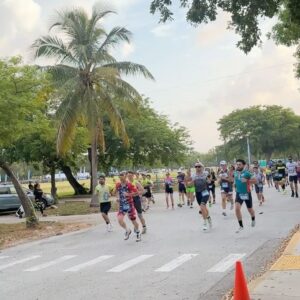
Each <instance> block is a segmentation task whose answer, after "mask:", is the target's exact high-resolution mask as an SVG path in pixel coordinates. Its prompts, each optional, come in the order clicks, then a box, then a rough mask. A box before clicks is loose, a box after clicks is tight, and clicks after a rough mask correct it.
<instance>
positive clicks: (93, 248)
mask: <svg viewBox="0 0 300 300" xmlns="http://www.w3.org/2000/svg"><path fill="white" fill-rule="evenodd" d="M265 190H266V192H265V194H266V199H267V202H266V204H265V205H264V206H263V207H262V208H260V207H258V204H257V201H254V202H255V208H256V213H257V225H256V227H255V228H251V227H250V222H251V220H250V216H249V215H248V213H247V211H246V207H243V215H244V226H245V230H244V232H242V233H239V234H236V233H235V230H236V229H237V227H238V226H237V225H238V224H237V222H236V219H235V216H234V212H233V211H230V212H229V215H228V216H227V217H223V216H222V215H221V207H220V194H219V191H218V190H217V204H216V205H214V206H213V207H212V208H211V209H210V211H211V217H212V220H213V229H212V230H211V231H209V232H207V233H205V232H202V219H201V218H200V215H199V214H198V208H193V209H190V208H187V207H183V208H176V209H175V210H174V211H172V210H167V209H166V208H165V207H164V197H163V195H162V194H161V195H156V200H157V203H156V204H155V206H153V207H152V208H151V210H150V211H149V212H147V213H146V214H145V218H146V221H147V225H148V232H147V234H146V235H143V240H142V242H140V243H137V242H136V241H135V239H134V237H133V236H132V237H131V238H130V239H129V240H128V241H124V240H123V230H122V229H120V228H119V227H118V226H117V224H116V219H115V216H114V215H112V219H113V220H114V222H113V223H114V231H113V232H111V233H107V232H106V230H105V226H104V225H99V226H96V227H93V228H91V229H89V230H85V231H82V232H77V233H72V234H66V235H63V236H57V237H52V238H48V239H45V240H42V241H38V242H33V243H28V244H24V245H21V246H17V247H14V248H10V249H7V250H4V251H2V252H1V253H0V291H1V296H0V298H1V300H6V299H23V300H27V299H28V300H33V299H43V300H44V299H45V300H46V299H64V300H68V299H73V300H74V299H111V300H112V299H116V300H117V299H118V300H119V299H122V300H127V299H131V300H132V299H147V300H150V299H165V300H169V299H170V300H171V299H172V300H176V299H180V300H182V299H202V298H201V295H204V294H205V293H208V292H209V291H210V290H211V289H213V288H214V286H215V285H216V284H217V283H218V282H220V281H222V279H224V278H225V277H226V276H227V277H228V274H232V269H233V265H234V262H235V260H236V259H242V260H243V261H244V262H245V263H246V262H247V260H248V259H250V258H251V261H252V262H253V263H254V262H256V264H257V265H258V267H259V261H260V260H261V259H262V257H260V256H261V254H260V253H261V252H259V251H258V249H263V248H264V247H266V246H264V245H267V244H268V243H269V244H273V243H272V241H273V240H278V239H281V238H284V237H285V236H286V235H287V234H288V232H289V231H290V230H291V229H292V228H293V227H294V226H295V225H296V224H297V223H299V222H300V199H296V198H291V197H290V196H289V195H282V194H279V193H278V192H276V191H275V189H268V188H266V189H265ZM288 194H290V193H288ZM176 197H177V195H176V196H175V198H176ZM253 198H254V199H255V200H256V197H255V195H254V197H253ZM259 213H262V214H259ZM99 217H100V216H99ZM0 222H1V219H0ZM265 250H266V249H265ZM263 255H264V256H266V255H268V251H265V252H264V254H263ZM230 276H231V275H230ZM232 282H233V278H232ZM204 298H205V297H204ZM207 299H208V298H207ZM214 299H217V298H216V297H214Z"/></svg>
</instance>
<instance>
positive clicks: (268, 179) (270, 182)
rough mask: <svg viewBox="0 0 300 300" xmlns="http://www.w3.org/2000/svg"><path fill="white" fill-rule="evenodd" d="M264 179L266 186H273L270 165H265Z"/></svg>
mask: <svg viewBox="0 0 300 300" xmlns="http://www.w3.org/2000/svg"><path fill="white" fill-rule="evenodd" d="M266 179H267V183H268V187H271V186H273V176H272V170H271V168H270V166H267V168H266Z"/></svg>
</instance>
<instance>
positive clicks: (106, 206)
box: [95, 157, 300, 242]
mask: <svg viewBox="0 0 300 300" xmlns="http://www.w3.org/2000/svg"><path fill="white" fill-rule="evenodd" d="M194 168H195V169H194V171H192V170H191V169H188V170H187V173H186V174H185V173H184V172H183V171H182V170H180V171H178V175H177V178H176V180H175V179H173V178H172V176H171V174H170V173H169V172H167V173H166V176H165V178H164V187H165V195H166V208H167V209H169V208H170V207H171V208H172V209H174V208H175V207H174V196H173V195H174V186H175V184H178V193H179V196H178V203H177V206H178V207H179V208H182V207H183V206H184V205H187V206H188V207H190V208H193V207H194V202H195V200H196V201H197V203H198V205H199V206H200V210H199V213H200V214H201V215H202V218H203V231H207V230H208V229H210V228H212V219H211V216H210V213H209V207H211V206H212V205H213V204H215V203H216V192H215V189H216V183H218V184H219V186H220V190H221V199H222V203H221V205H222V215H223V216H224V217H226V216H227V207H228V206H229V209H230V210H233V209H234V208H235V215H236V218H237V221H238V224H239V227H238V230H237V231H236V232H237V233H238V232H240V231H242V230H243V229H244V224H243V219H242V213H241V207H242V205H243V203H244V202H245V204H246V206H247V210H248V212H249V215H250V217H251V226H252V227H254V226H255V211H254V209H253V201H252V193H251V191H252V190H255V192H256V194H257V199H258V201H259V205H263V203H264V202H265V197H264V194H263V188H264V185H265V184H266V182H267V184H268V186H269V187H272V186H274V187H275V188H276V189H277V190H278V191H283V192H284V193H286V185H287V184H289V185H290V188H291V196H292V197H297V198H298V182H300V162H299V161H298V162H294V161H293V159H292V157H289V159H288V162H287V163H286V164H284V163H283V162H282V161H280V160H279V161H278V162H277V163H276V164H272V165H271V164H270V165H268V167H267V168H266V169H265V170H264V169H262V168H261V167H260V166H259V164H258V162H257V161H254V162H253V165H252V166H249V165H248V164H247V163H246V162H245V161H244V160H243V159H238V160H236V163H235V166H234V165H231V166H230V167H228V165H227V163H226V161H224V160H223V161H221V162H220V165H219V168H218V170H216V172H215V171H214V170H213V169H209V168H204V165H203V164H202V163H201V162H196V163H195V165H194ZM119 177H120V180H119V181H118V182H117V183H115V187H114V188H113V189H111V188H110V187H109V186H108V185H107V184H106V180H105V176H104V175H102V176H100V178H99V184H98V185H97V187H96V189H95V194H97V195H98V198H99V202H100V211H101V213H102V216H103V219H104V220H105V222H106V224H107V230H108V231H111V230H112V225H111V221H110V219H109V216H108V213H109V211H110V209H111V196H112V195H114V196H116V199H117V204H118V214H117V218H118V223H119V225H120V226H121V227H122V228H123V229H124V231H125V234H124V239H125V240H128V239H129V237H130V235H131V233H132V232H131V229H130V228H129V226H128V225H127V223H126V222H125V220H124V217H125V216H126V215H128V217H129V219H130V221H131V222H132V224H133V227H134V233H135V235H136V241H137V242H139V241H141V236H142V234H145V233H146V231H147V226H146V221H145V218H144V214H143V213H144V212H145V211H147V210H148V209H149V206H150V203H151V202H153V203H154V198H153V194H152V187H153V182H152V181H151V177H149V175H147V174H142V175H141V176H140V175H139V174H137V173H135V172H132V171H128V172H121V173H120V176H119ZM286 179H288V180H286ZM234 191H235V193H236V195H235V199H234V197H233V193H234ZM234 202H235V205H234ZM137 220H139V222H138V221H137Z"/></svg>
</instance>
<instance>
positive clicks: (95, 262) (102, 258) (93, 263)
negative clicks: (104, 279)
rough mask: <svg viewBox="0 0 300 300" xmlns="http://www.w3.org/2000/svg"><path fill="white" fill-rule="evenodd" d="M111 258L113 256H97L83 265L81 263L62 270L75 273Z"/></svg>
mask: <svg viewBox="0 0 300 300" xmlns="http://www.w3.org/2000/svg"><path fill="white" fill-rule="evenodd" d="M112 257H114V255H102V256H99V257H97V258H95V259H92V260H89V261H87V262H85V263H82V264H79V265H76V266H74V267H72V268H69V269H66V270H64V272H77V271H79V270H81V269H84V268H86V267H89V266H92V265H95V264H98V263H100V262H102V261H105V260H107V259H109V258H112Z"/></svg>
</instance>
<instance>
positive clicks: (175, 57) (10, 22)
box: [0, 0, 300, 152]
mask: <svg viewBox="0 0 300 300" xmlns="http://www.w3.org/2000/svg"><path fill="white" fill-rule="evenodd" d="M150 2H151V0H110V1H108V0H103V1H94V0H51V1H48V0H0V25H1V26H0V56H1V57H7V56H10V55H22V56H23V57H24V60H25V62H26V63H35V62H34V60H33V56H32V52H31V51H30V45H31V44H32V43H33V41H34V40H35V39H36V38H38V37H39V36H41V35H45V34H47V33H48V28H49V25H50V24H51V21H53V20H55V12H56V11H57V10H61V9H65V8H72V7H78V6H80V7H83V8H85V9H86V10H87V11H88V12H90V11H91V9H92V7H93V5H95V4H97V5H101V6H103V7H107V8H108V9H113V10H116V11H117V12H118V14H116V15H111V16H109V17H106V18H105V20H104V22H103V25H104V26H105V28H107V29H108V30H109V29H111V28H113V27H114V26H125V27H126V28H127V29H129V30H130V31H131V32H132V33H133V38H132V41H131V43H130V44H125V43H124V44H121V45H120V47H119V48H118V49H115V50H114V53H113V54H114V55H116V57H117V58H118V59H119V60H130V61H133V62H136V63H141V64H143V65H145V66H146V67H147V68H148V69H149V70H150V72H151V73H152V74H153V75H154V77H155V81H154V82H153V81H149V80H146V79H144V78H141V77H139V78H133V77H130V78H127V80H128V81H129V82H130V83H131V84H133V85H134V86H135V87H136V88H137V90H138V91H139V92H140V93H141V94H143V95H145V96H146V97H148V98H149V99H150V100H151V103H152V106H153V107H154V108H155V109H156V110H157V111H158V112H159V113H162V114H165V115H167V116H168V117H169V119H170V120H171V122H172V123H175V122H178V123H180V125H182V126H185V127H186V128H187V129H188V131H189V132H190V135H191V138H192V140H193V141H194V148H195V150H197V151H200V152H206V151H208V150H209V149H212V148H213V147H215V146H217V145H219V144H221V143H222V141H221V140H220V137H219V132H218V130H217V129H218V125H217V121H218V120H219V119H220V118H221V117H222V116H223V115H226V114H229V113H230V112H231V111H233V110H235V109H241V108H246V107H249V106H251V105H273V104H276V105H282V106H284V107H290V108H292V109H293V110H294V111H295V112H296V113H297V114H300V90H299V88H300V81H299V80H297V79H296V78H295V76H294V64H295V62H296V60H295V58H294V56H293V52H294V50H295V49H293V48H287V47H284V46H277V45H275V44H274V42H273V41H270V40H267V39H266V38H265V37H263V46H262V47H256V48H254V49H253V51H252V52H251V53H250V54H248V55H245V54H244V53H243V52H241V51H240V50H239V49H237V48H236V46H235V44H236V43H237V41H238V40H239V36H237V35H236V34H235V33H234V32H233V31H229V30H227V29H226V25H227V22H228V20H229V17H228V15H225V14H223V13H220V14H219V18H218V20H217V21H216V22H214V23H211V24H208V25H201V26H198V27H193V26H191V25H189V24H188V23H187V22H186V20H185V11H184V10H183V9H178V8H176V7H174V12H175V20H174V21H173V22H168V23H166V24H160V23H159V22H158V21H159V16H158V15H151V14H150V13H149V6H150ZM174 2H175V3H176V1H174ZM177 2H178V1H177ZM272 24H274V20H269V19H266V20H262V21H261V28H262V31H263V35H264V36H265V34H266V33H267V32H269V31H270V29H271V28H272Z"/></svg>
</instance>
